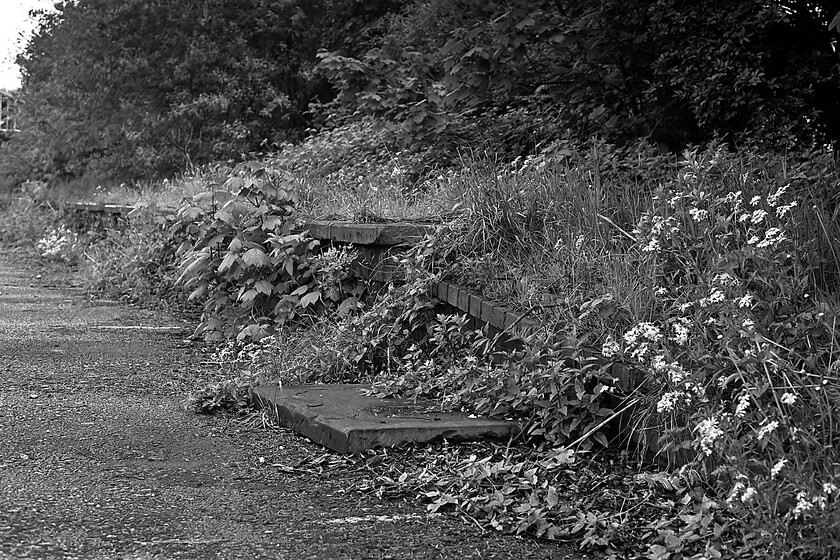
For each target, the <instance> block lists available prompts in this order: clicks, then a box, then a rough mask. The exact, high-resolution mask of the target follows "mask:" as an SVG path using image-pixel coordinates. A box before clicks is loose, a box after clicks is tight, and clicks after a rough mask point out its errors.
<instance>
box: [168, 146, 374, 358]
mask: <svg viewBox="0 0 840 560" xmlns="http://www.w3.org/2000/svg"><path fill="white" fill-rule="evenodd" d="M288 183H289V180H288V176H287V175H285V174H284V173H282V172H281V171H279V170H277V169H275V168H272V167H267V166H265V165H263V164H259V163H255V162H252V163H243V164H240V165H238V166H237V167H236V168H235V169H234V170H233V171H232V172H231V175H230V177H229V178H228V180H227V181H226V182H225V184H224V185H223V190H216V191H213V192H206V193H201V194H198V195H196V196H195V197H193V199H192V200H191V201H188V202H186V203H185V204H184V205H183V206H182V207H181V208H180V209H179V211H178V219H177V221H176V223H175V225H174V226H173V228H172V229H171V233H172V235H174V236H176V238H177V239H178V240H179V241H180V246H179V247H178V249H177V252H176V254H177V255H179V256H181V257H182V259H183V260H182V267H181V274H180V277H179V282H181V283H183V285H184V286H185V287H186V288H188V289H190V290H191V292H190V295H189V299H190V300H194V299H198V300H203V301H204V316H203V321H202V323H201V324H200V325H199V327H198V329H197V331H196V332H197V333H203V334H204V336H205V338H207V339H212V340H222V339H224V338H225V337H226V336H236V337H237V339H238V340H240V341H244V340H255V341H258V340H260V339H261V338H263V337H265V336H267V335H269V334H271V333H272V332H273V331H274V329H275V328H276V326H277V325H278V324H283V323H286V322H289V321H292V320H294V319H295V318H297V317H299V316H300V315H301V314H305V313H306V311H307V308H310V309H314V308H317V307H329V308H335V309H337V310H338V312H340V313H344V312H349V311H350V310H352V309H354V308H355V307H356V306H357V305H358V302H359V296H360V295H361V293H362V291H363V289H364V288H363V286H362V285H361V284H360V283H358V282H355V281H354V280H353V279H352V278H351V277H350V276H349V273H348V271H347V266H348V264H349V262H350V261H351V260H352V256H350V255H348V254H347V253H344V252H341V251H327V252H323V253H321V254H316V252H315V250H316V248H317V247H318V245H319V242H318V241H317V240H314V239H312V238H311V237H309V236H308V235H307V234H306V232H301V231H295V230H296V229H298V228H299V227H300V222H299V220H298V218H297V216H296V209H295V205H296V203H297V200H298V195H297V193H296V192H295V191H292V190H288V189H287V187H288V186H289V184H288Z"/></svg>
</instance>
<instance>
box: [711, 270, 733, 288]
mask: <svg viewBox="0 0 840 560" xmlns="http://www.w3.org/2000/svg"><path fill="white" fill-rule="evenodd" d="M712 283H713V284H718V285H720V286H726V287H731V286H737V285H738V279H737V278H735V277H734V276H733V275H732V274H730V273H729V272H722V273H720V274H715V276H714V278H712Z"/></svg>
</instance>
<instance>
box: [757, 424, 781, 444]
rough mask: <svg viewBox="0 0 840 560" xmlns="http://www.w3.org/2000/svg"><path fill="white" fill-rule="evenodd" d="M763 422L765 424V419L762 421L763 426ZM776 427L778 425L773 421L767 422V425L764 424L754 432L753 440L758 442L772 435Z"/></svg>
mask: <svg viewBox="0 0 840 560" xmlns="http://www.w3.org/2000/svg"><path fill="white" fill-rule="evenodd" d="M764 422H766V419H765V420H764V421H762V424H764ZM778 427H779V423H778V422H777V421H775V420H773V421H771V422H767V424H764V425H763V426H761V428H759V429H758V432H756V434H755V439H757V440H758V441H761V440H763V439H764V438H766V437H767V436H769V435H770V434H772V433H773V431H774V430H775V429H776V428H778Z"/></svg>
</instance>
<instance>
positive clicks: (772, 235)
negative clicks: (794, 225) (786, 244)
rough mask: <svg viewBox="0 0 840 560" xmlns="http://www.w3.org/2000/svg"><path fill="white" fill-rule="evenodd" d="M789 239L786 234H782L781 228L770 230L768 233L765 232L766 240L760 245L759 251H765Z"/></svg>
mask: <svg viewBox="0 0 840 560" xmlns="http://www.w3.org/2000/svg"><path fill="white" fill-rule="evenodd" d="M786 239H787V237H785V234H784V232H782V230H781V229H779V228H775V227H774V228H770V229H768V230H767V231H766V232H764V239H762V240H761V242H760V243H759V244H758V248H759V249H764V248H766V247H773V246H774V245H778V244H779V243H781V242H782V241H785V240H786Z"/></svg>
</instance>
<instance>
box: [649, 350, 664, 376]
mask: <svg viewBox="0 0 840 560" xmlns="http://www.w3.org/2000/svg"><path fill="white" fill-rule="evenodd" d="M650 367H651V369H653V371H655V372H656V373H662V372H663V371H665V370H666V369H668V362H666V361H665V356H663V355H662V354H658V355H656V356H654V357H653V359H652V360H651V362H650Z"/></svg>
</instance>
